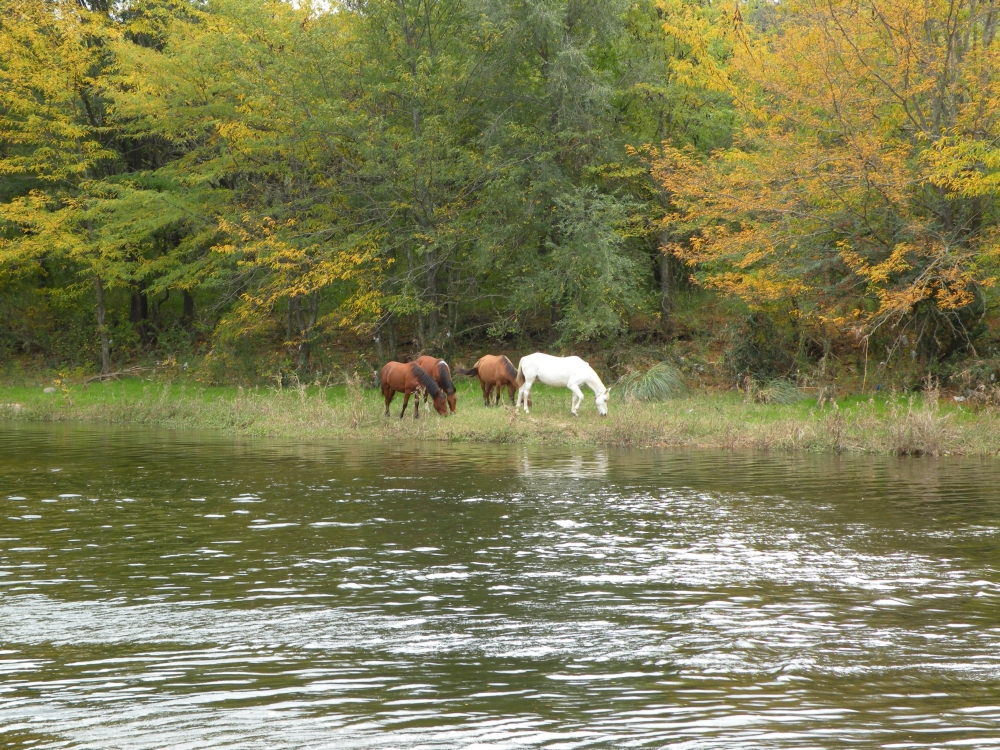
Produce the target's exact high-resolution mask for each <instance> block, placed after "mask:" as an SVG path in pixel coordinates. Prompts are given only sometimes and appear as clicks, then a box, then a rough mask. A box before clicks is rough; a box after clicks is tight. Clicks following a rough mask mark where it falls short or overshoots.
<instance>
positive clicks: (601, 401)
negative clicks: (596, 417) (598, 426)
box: [594, 388, 611, 417]
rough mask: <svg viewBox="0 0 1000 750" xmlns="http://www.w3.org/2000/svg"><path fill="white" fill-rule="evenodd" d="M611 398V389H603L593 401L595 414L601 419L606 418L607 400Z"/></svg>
mask: <svg viewBox="0 0 1000 750" xmlns="http://www.w3.org/2000/svg"><path fill="white" fill-rule="evenodd" d="M610 396H611V389H610V388H605V389H604V390H603V391H602V392H601V393H599V394H597V398H595V399H594V403H595V404H597V413H598V414H600V415H601V416H602V417H606V416H608V398H609V397H610Z"/></svg>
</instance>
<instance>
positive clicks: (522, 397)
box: [517, 380, 535, 414]
mask: <svg viewBox="0 0 1000 750" xmlns="http://www.w3.org/2000/svg"><path fill="white" fill-rule="evenodd" d="M534 382H535V381H534V380H525V381H524V385H522V386H521V387H520V388H519V389H518V391H517V403H518V404H523V405H524V413H525V414H530V413H531V412H530V411H528V402H529V401H530V400H531V386H532V385H533V384H534Z"/></svg>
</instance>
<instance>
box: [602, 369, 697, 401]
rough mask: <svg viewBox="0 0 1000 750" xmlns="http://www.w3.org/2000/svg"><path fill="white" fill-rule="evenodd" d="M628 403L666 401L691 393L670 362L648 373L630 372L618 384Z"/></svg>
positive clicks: (679, 372) (649, 370) (617, 386)
mask: <svg viewBox="0 0 1000 750" xmlns="http://www.w3.org/2000/svg"><path fill="white" fill-rule="evenodd" d="M616 388H618V389H619V393H620V394H621V396H622V398H623V399H624V400H625V401H626V402H629V401H666V400H668V399H671V398H677V397H678V396H686V395H688V394H689V393H690V392H691V389H690V387H688V384H687V381H685V379H684V375H683V374H681V371H680V370H678V369H677V368H676V367H674V366H673V365H672V364H670V363H669V362H659V363H657V364H655V365H653V366H652V367H650V368H649V369H648V370H647V371H646V372H644V373H640V372H630V373H628V374H627V375H624V376H623V377H622V378H621V379H620V380H619V381H618V383H617V384H616Z"/></svg>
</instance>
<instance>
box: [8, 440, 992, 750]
mask: <svg viewBox="0 0 1000 750" xmlns="http://www.w3.org/2000/svg"><path fill="white" fill-rule="evenodd" d="M995 473H996V465H995V464H992V463H988V462H979V461H957V460H953V461H928V460H920V461H913V460H896V459H876V458H850V459H848V458H843V457H814V456H796V457H782V456H777V457H776V456H759V455H739V454H728V453H709V452H702V453H699V452H657V451H634V452H619V451H609V450H582V451H563V450H556V449H552V448H524V447H522V446H511V447H502V446H500V447H498V446H491V447H490V448H489V450H488V451H483V450H482V446H472V447H464V446H450V445H431V446H426V445H424V446H419V445H418V446H411V447H393V448H385V447H383V446H331V445H323V444H315V445H302V444H294V443H282V442H279V441H253V440H223V439H218V438H213V437H208V436H198V435H190V434H169V433H162V432H143V431H135V430H121V431H114V430H87V429H80V428H68V427H60V426H52V427H43V428H23V427H20V428H11V429H9V430H8V431H7V432H6V433H5V434H4V435H3V436H2V437H0V519H2V520H0V727H2V729H0V738H2V739H3V740H4V741H5V742H6V743H7V744H8V745H9V746H29V745H30V746H32V747H55V746H59V747H66V746H69V747H83V746H99V747H118V746H121V747H126V746H127V747H130V748H132V747H151V748H152V747H163V746H164V744H171V745H186V746H193V747H217V746H234V747H274V746H281V747H317V746H330V747H337V748H342V747H347V748H350V747H418V746H419V747H466V746H471V745H474V746H479V747H524V746H545V747H587V746H602V747H606V746H629V747H631V746H650V747H660V746H663V745H666V744H680V745H682V746H686V747H694V748H714V747H746V746H753V747H802V746H822V747H834V746H841V745H848V744H851V745H856V744H861V745H875V744H887V745H893V744H896V745H899V746H907V747H931V746H933V747H937V746H941V745H944V744H946V743H965V744H972V745H976V746H980V745H985V744H988V742H989V740H988V738H989V737H995V736H997V735H998V731H997V730H998V728H1000V716H998V711H1000V709H998V708H996V706H998V705H1000V700H998V697H1000V696H998V694H997V674H998V668H1000V665H998V660H1000V649H998V646H1000V644H998V643H997V640H998V638H1000V628H998V627H997V626H996V623H997V620H998V617H997V615H998V613H1000V606H998V599H997V597H998V596H1000V574H998V571H997V552H996V550H997V544H996V542H997V538H996V537H997V533H998V529H1000V518H998V507H997V504H996V501H995V500H994V497H993V493H992V487H993V484H994V482H995V480H994V475H995ZM165 737H166V738H169V742H168V743H165V740H164V738H165Z"/></svg>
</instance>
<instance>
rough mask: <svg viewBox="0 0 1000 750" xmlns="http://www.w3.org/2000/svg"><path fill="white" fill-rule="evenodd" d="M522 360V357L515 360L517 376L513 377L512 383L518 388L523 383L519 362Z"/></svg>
mask: <svg viewBox="0 0 1000 750" xmlns="http://www.w3.org/2000/svg"><path fill="white" fill-rule="evenodd" d="M523 361H524V359H523V358H522V359H520V360H518V362H517V377H516V378H515V379H514V385H516V386H517V387H518V388H520V387H521V386H522V385H524V373H523V372H521V362H523Z"/></svg>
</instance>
